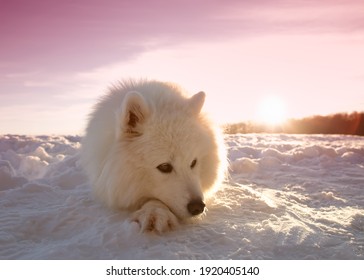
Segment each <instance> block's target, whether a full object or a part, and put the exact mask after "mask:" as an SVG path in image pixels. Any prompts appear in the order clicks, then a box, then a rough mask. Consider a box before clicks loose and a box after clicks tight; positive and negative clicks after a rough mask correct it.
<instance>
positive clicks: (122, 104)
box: [81, 81, 226, 232]
mask: <svg viewBox="0 0 364 280" xmlns="http://www.w3.org/2000/svg"><path fill="white" fill-rule="evenodd" d="M204 99H205V94H204V93H203V92H199V93H197V94H195V95H193V96H192V97H190V98H188V97H186V96H185V95H184V94H183V92H182V90H181V89H180V88H179V87H177V86H176V85H174V84H170V83H163V82H158V81H138V82H136V81H128V82H124V83H120V84H119V85H117V86H115V87H114V88H112V89H111V90H110V92H109V94H108V95H106V96H105V97H104V98H103V99H102V100H100V102H99V103H98V104H97V105H96V107H95V109H94V111H93V113H92V114H91V116H90V120H89V123H88V126H87V129H86V135H85V136H84V139H83V144H82V152H81V162H82V165H83V167H84V169H85V170H86V173H87V175H88V176H89V178H90V181H91V184H92V187H93V191H94V193H95V195H96V197H97V198H99V199H101V200H102V201H103V202H104V203H105V204H106V205H107V206H109V207H114V208H121V209H126V210H129V211H132V212H133V214H132V219H133V220H135V221H137V222H138V223H139V224H140V226H141V230H142V231H157V232H163V231H168V230H170V229H173V228H174V227H176V226H177V225H178V223H179V221H180V220H183V219H185V218H188V217H191V216H192V215H191V214H190V212H189V211H188V209H187V205H188V203H189V202H190V201H191V200H196V199H197V200H201V201H202V200H203V199H204V198H205V197H206V194H207V193H208V192H210V191H211V190H213V189H214V187H215V186H217V185H218V184H219V183H220V182H221V180H222V178H223V175H224V172H225V162H226V155H225V149H224V147H223V144H222V141H221V137H220V135H219V134H218V133H217V132H216V129H215V128H214V127H213V126H212V125H211V123H210V122H209V121H208V120H207V119H206V117H205V116H204V114H203V113H201V112H200V111H201V108H202V106H203V103H204ZM194 159H197V163H196V165H195V166H194V167H193V168H192V167H191V163H192V162H193V160H194ZM163 163H170V164H171V165H172V166H173V171H172V172H170V173H162V172H161V171H160V170H158V169H157V166H159V165H160V164H163Z"/></svg>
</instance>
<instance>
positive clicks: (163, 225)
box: [132, 200, 178, 233]
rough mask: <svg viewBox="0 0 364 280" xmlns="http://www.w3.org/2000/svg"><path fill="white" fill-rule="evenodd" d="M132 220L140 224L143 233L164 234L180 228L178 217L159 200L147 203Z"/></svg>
mask: <svg viewBox="0 0 364 280" xmlns="http://www.w3.org/2000/svg"><path fill="white" fill-rule="evenodd" d="M132 220H133V221H135V222H137V223H139V225H140V228H141V231H142V232H148V231H150V232H157V233H162V232H166V231H171V230H173V229H175V228H176V227H177V226H178V220H177V218H176V216H175V215H174V214H173V213H172V212H171V211H170V210H169V209H168V207H167V206H166V205H164V204H163V203H162V202H160V201H158V200H150V201H148V202H147V203H145V204H144V205H143V206H142V207H141V208H140V209H139V210H138V211H136V212H135V213H134V214H133V215H132Z"/></svg>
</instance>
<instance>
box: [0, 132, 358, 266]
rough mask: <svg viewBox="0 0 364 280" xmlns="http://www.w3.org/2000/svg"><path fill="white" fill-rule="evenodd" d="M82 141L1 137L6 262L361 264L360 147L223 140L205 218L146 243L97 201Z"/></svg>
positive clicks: (279, 139)
mask: <svg viewBox="0 0 364 280" xmlns="http://www.w3.org/2000/svg"><path fill="white" fill-rule="evenodd" d="M80 140H81V138H80V137H77V136H38V137H31V136H17V135H5V136H0V209H1V211H0V259H364V141H363V140H364V138H362V137H357V136H342V135H331V136H329V135H284V134H282V135H280V134H245V135H227V136H226V137H225V140H226V145H227V147H228V150H229V160H230V176H229V179H228V180H227V181H226V182H224V184H223V185H222V186H221V189H220V190H219V191H218V192H217V193H216V195H215V196H214V197H213V198H211V199H210V200H209V201H208V203H207V204H208V213H207V214H206V215H205V216H204V217H202V218H200V219H196V220H193V221H190V222H188V223H186V224H183V225H181V226H180V227H179V228H178V229H177V230H176V231H173V232H170V233H167V234H164V235H156V234H142V233H139V228H138V225H137V224H136V223H133V222H130V221H129V220H128V214H127V213H125V212H120V211H119V212H116V211H112V210H109V209H106V208H105V207H103V206H102V205H100V204H99V203H98V202H97V201H95V200H94V199H93V197H92V195H91V192H90V186H89V185H88V183H87V180H86V177H85V175H84V173H83V171H82V170H81V168H80V167H79V162H78V161H79V155H78V151H79V148H80Z"/></svg>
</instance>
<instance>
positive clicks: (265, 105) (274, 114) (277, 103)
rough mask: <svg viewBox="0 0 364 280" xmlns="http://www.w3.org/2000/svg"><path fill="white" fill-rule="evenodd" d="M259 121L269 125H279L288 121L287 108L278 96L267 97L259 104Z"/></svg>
mask: <svg viewBox="0 0 364 280" xmlns="http://www.w3.org/2000/svg"><path fill="white" fill-rule="evenodd" d="M258 118H259V121H261V122H263V123H266V124H268V125H272V126H273V125H279V124H281V123H283V122H284V121H285V119H286V106H285V103H284V101H283V100H282V99H281V98H280V97H278V96H266V97H264V99H262V101H261V102H260V104H259V108H258Z"/></svg>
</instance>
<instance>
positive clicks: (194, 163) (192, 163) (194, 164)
mask: <svg viewBox="0 0 364 280" xmlns="http://www.w3.org/2000/svg"><path fill="white" fill-rule="evenodd" d="M196 163H197V159H194V160H193V161H192V162H191V165H190V167H191V169H193V168H194V167H195V166H196Z"/></svg>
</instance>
